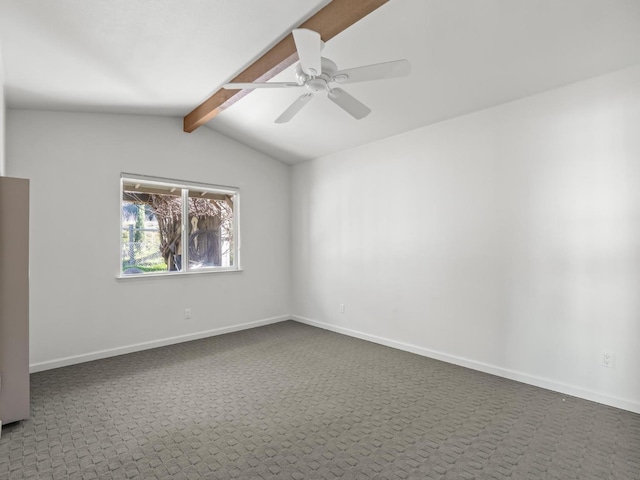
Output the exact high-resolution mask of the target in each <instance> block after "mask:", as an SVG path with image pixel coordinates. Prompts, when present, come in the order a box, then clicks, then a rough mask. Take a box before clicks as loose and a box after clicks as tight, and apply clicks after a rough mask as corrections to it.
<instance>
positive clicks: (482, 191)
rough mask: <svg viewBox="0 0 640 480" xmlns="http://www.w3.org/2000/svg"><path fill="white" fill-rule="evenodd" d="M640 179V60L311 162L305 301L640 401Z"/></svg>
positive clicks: (301, 305)
mask: <svg viewBox="0 0 640 480" xmlns="http://www.w3.org/2000/svg"><path fill="white" fill-rule="evenodd" d="M425 108H428V105H425ZM364 121H366V120H364ZM639 186H640V67H636V68H632V69H628V70H625V71H621V72H617V73H614V74H611V75H607V76H604V77H600V78H596V79H592V80H589V81H585V82H582V83H578V84H574V85H571V86H567V87H565V88H562V89H558V90H554V91H550V92H547V93H544V94H541V95H536V96H533V97H530V98H526V99H523V100H520V101H516V102H513V103H509V104H506V105H502V106H498V107H495V108H491V109H488V110H484V111H481V112H477V113H474V114H471V115H467V116H464V117H460V118H457V119H453V120H451V121H447V122H444V123H441V124H438V125H434V126H430V127H426V128H421V129H419V130H415V131H412V132H409V133H406V134H402V135H399V136H396V137H393V138H389V139H386V140H383V141H380V142H377V143H375V144H371V145H367V146H364V147H361V148H357V149H354V150H351V151H347V152H343V153H339V154H335V155H331V156H328V157H325V158H320V159H317V160H315V161H312V162H308V163H304V164H301V165H298V166H296V167H294V169H293V177H292V198H293V199H294V201H293V203H292V226H293V232H292V248H293V266H292V271H293V278H292V285H293V299H294V300H293V302H294V303H293V313H295V314H296V315H297V316H296V318H298V319H300V320H303V321H307V322H309V323H312V324H316V325H321V326H324V327H326V328H330V329H334V330H337V331H341V332H345V333H350V334H352V335H356V336H361V337H363V338H368V339H372V340H374V341H379V342H382V343H387V344H390V345H395V346H398V347H400V348H405V349H408V350H410V351H414V352H418V353H422V354H425V355H429V356H433V357H436V358H441V359H445V360H448V361H451V362H454V363H458V364H462V365H467V366H471V367H473V368H478V369H481V370H485V371H488V372H493V373H497V374H500V375H504V376H507V377H511V378H516V379H519V380H523V381H526V382H529V383H533V384H537V385H542V386H545V387H548V388H552V389H556V390H559V391H563V392H566V393H570V394H574V395H578V396H582V397H585V398H590V399H594V400H597V401H601V402H603V403H609V404H612V405H617V406H620V407H622V408H627V409H631V410H634V411H638V412H640V375H639V374H638V372H640V348H638V346H639V345H640V187H639ZM341 303H343V304H345V312H344V313H339V304H341ZM605 350H609V351H611V352H613V353H614V354H615V361H616V364H615V368H613V369H607V368H604V367H603V366H602V365H601V353H602V352H603V351H605Z"/></svg>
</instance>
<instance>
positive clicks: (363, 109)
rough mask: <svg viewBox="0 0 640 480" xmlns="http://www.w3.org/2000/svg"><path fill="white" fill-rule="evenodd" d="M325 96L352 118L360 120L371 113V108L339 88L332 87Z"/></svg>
mask: <svg viewBox="0 0 640 480" xmlns="http://www.w3.org/2000/svg"><path fill="white" fill-rule="evenodd" d="M327 97H328V98H329V100H331V101H332V102H333V103H335V104H336V105H338V106H339V107H340V108H342V109H343V110H344V111H345V112H347V113H348V114H349V115H351V116H352V117H353V118H355V119H357V120H360V119H361V118H364V117H366V116H367V115H369V114H370V113H371V109H370V108H369V107H367V106H366V105H365V104H364V103H361V102H360V101H359V100H356V99H355V98H354V97H352V96H351V95H349V94H348V93H347V92H345V91H344V90H342V89H341V88H332V89H331V91H330V92H329V93H328V95H327Z"/></svg>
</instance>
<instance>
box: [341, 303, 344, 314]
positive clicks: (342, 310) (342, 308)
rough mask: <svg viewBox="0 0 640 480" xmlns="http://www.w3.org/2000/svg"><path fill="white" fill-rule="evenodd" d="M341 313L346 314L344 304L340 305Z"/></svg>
mask: <svg viewBox="0 0 640 480" xmlns="http://www.w3.org/2000/svg"><path fill="white" fill-rule="evenodd" d="M340 313H344V303H341V304H340Z"/></svg>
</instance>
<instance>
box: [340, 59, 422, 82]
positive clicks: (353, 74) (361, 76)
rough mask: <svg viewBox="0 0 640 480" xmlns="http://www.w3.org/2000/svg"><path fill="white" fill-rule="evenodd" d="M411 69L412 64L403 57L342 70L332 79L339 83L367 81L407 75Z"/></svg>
mask: <svg viewBox="0 0 640 480" xmlns="http://www.w3.org/2000/svg"><path fill="white" fill-rule="evenodd" d="M410 71H411V64H410V63H409V61H408V60H404V59H403V60H395V61H393V62H385V63H376V64H374V65H366V66H364V67H356V68H348V69H346V70H340V71H339V72H336V73H335V74H334V75H333V77H332V80H333V81H335V82H337V83H354V82H367V81H370V80H383V79H385V78H395V77H405V76H407V75H409V72H410Z"/></svg>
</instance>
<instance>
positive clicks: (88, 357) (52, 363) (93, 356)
mask: <svg viewBox="0 0 640 480" xmlns="http://www.w3.org/2000/svg"><path fill="white" fill-rule="evenodd" d="M286 320H291V316H290V315H281V316H278V317H271V318H264V319H262V320H256V321H254V322H247V323H242V324H240V325H232V326H230V327H221V328H214V329H213V330H206V331H204V332H196V333H189V334H186V335H178V336H175V337H170V338H162V339H159V340H151V341H149V342H142V343H135V344H133V345H126V346H124V347H116V348H109V349H107V350H99V351H97V352H90V353H83V354H81V355H72V356H70V357H64V358H58V359H55V360H47V361H44V362H37V363H32V364H31V365H29V372H30V373H35V372H42V371H44V370H51V369H52V368H59V367H66V366H69V365H75V364H76V363H84V362H90V361H92V360H99V359H101V358H107V357H115V356H117V355H124V354H125V353H133V352H139V351H141V350H148V349H150V348H156V347H164V346H166V345H173V344H175V343H182V342H189V341H191V340H199V339H201V338H207V337H213V336H215V335H223V334H225V333H231V332H237V331H240V330H247V329H249V328H255V327H261V326H263V325H270V324H272V323H278V322H283V321H286Z"/></svg>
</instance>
